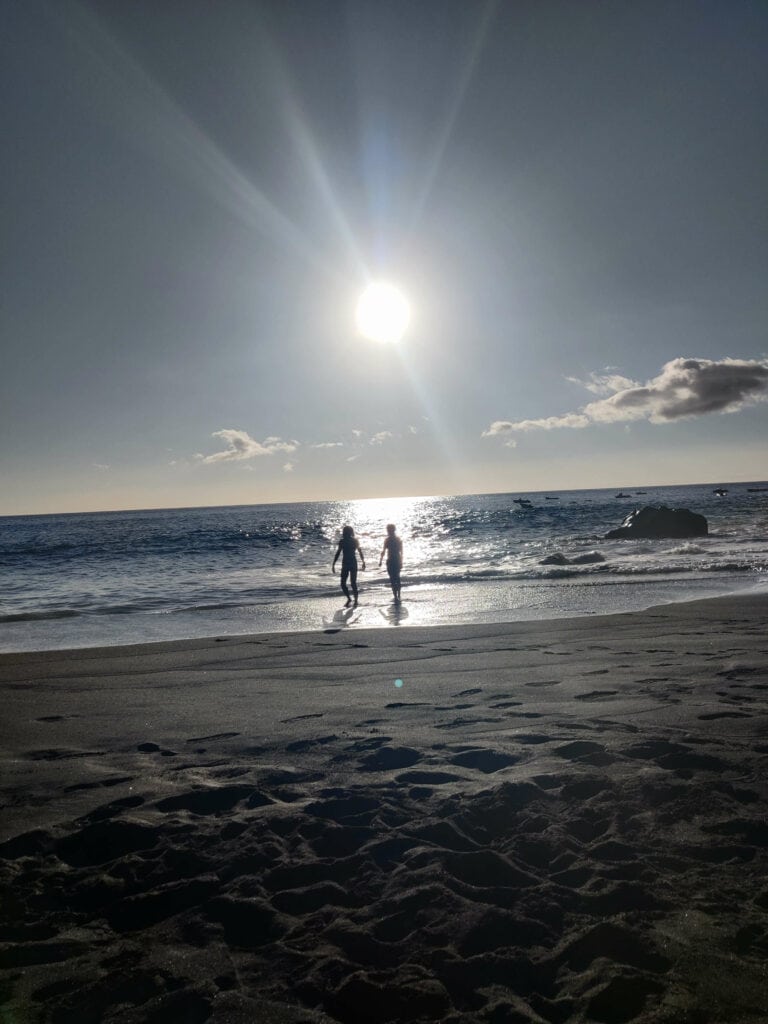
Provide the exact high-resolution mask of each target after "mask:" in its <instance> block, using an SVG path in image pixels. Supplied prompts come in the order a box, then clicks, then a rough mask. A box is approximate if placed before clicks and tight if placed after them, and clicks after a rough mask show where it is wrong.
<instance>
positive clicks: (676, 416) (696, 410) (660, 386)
mask: <svg viewBox="0 0 768 1024" xmlns="http://www.w3.org/2000/svg"><path fill="white" fill-rule="evenodd" d="M571 379H572V378H571ZM582 383H584V382H582ZM584 386H585V387H588V388H589V390H591V391H598V392H602V393H605V392H611V391H612V392H613V393H610V394H608V395H607V397H605V398H600V399H598V400H597V401H595V402H590V403H589V404H588V405H586V406H584V408H583V409H580V410H579V411H578V412H568V413H565V414H564V415H562V416H546V417H542V418H541V419H527V420H517V421H512V420H496V422H494V423H492V424H491V425H490V426H489V427H488V429H487V430H486V431H484V436H485V437H488V436H493V435H499V434H509V433H512V432H514V431H527V430H553V429H559V428H571V429H575V428H583V427H587V426H590V425H591V424H593V423H622V422H630V421H632V420H649V421H650V422H651V423H669V422H672V421H674V420H680V419H688V418H691V417H694V416H705V415H707V414H709V413H726V412H728V413H730V412H738V411H739V410H740V409H743V408H744V407H745V406H748V405H754V404H755V403H756V402H762V401H765V400H766V399H768V362H766V361H764V360H756V359H721V360H712V359H685V358H684V357H682V356H680V357H678V358H677V359H672V360H670V361H669V362H668V363H665V364H664V366H663V367H662V369H661V373H660V374H659V375H658V376H657V377H654V378H653V379H652V380H649V381H648V382H647V383H646V384H644V385H640V384H635V383H633V382H632V381H629V380H627V378H624V377H619V376H616V375H612V376H608V377H601V376H599V375H593V376H592V378H591V380H590V382H588V383H585V384H584Z"/></svg>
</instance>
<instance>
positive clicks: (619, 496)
mask: <svg viewBox="0 0 768 1024" xmlns="http://www.w3.org/2000/svg"><path fill="white" fill-rule="evenodd" d="M631 497H632V495H631V494H624V492H623V491H619V493H618V494H614V498H631Z"/></svg>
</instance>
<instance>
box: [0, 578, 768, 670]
mask: <svg viewBox="0 0 768 1024" xmlns="http://www.w3.org/2000/svg"><path fill="white" fill-rule="evenodd" d="M701 591H704V593H703V594H701V593H700V592H701ZM761 592H768V588H766V587H765V585H764V584H763V583H762V582H756V581H755V580H754V579H751V578H750V579H749V580H743V581H741V583H740V585H738V586H737V585H736V583H735V581H730V582H726V581H725V580H721V579H699V580H697V581H695V582H694V581H692V580H689V579H686V578H683V579H671V580H664V581H659V580H658V579H648V580H642V581H640V580H636V579H633V580H631V581H624V580H605V579H602V580H588V581H584V580H572V581H568V580H561V579H554V580H549V581H543V582H539V583H536V584H532V583H524V584H518V586H517V587H513V586H510V585H509V584H508V583H507V582H505V583H504V584H503V585H499V584H497V583H495V582H494V581H492V580H482V581H472V582H467V583H465V584H453V585H451V587H450V588H445V587H443V588H440V587H439V586H432V587H430V588H427V589H425V588H423V587H412V588H409V589H408V590H406V591H404V597H403V602H402V605H401V606H400V607H398V608H396V607H395V606H394V605H393V604H392V602H391V599H390V598H389V597H388V587H385V586H383V585H382V586H380V587H379V588H378V589H377V590H375V591H373V592H372V593H371V592H368V593H366V591H365V590H364V591H362V593H361V598H362V599H361V603H360V605H359V606H358V607H356V608H354V609H352V610H350V609H347V608H344V607H340V602H341V600H342V598H341V596H337V595H335V594H323V595H321V596H319V597H314V598H311V599H306V598H305V599H297V600H292V601H289V602H285V603H283V604H277V605H276V604H271V605H256V606H248V605H242V606H230V607H225V608H222V609H219V610H218V611H217V610H214V609H209V610H207V611H206V610H197V611H195V610H186V611H185V610H179V611H177V612H174V613H172V614H171V615H168V614H161V615H158V614H155V613H151V612H146V613H134V615H125V614H122V615H112V616H106V615H88V614H81V615H71V616H70V615H67V616H62V617H55V616H54V617H52V618H51V619H43V620H40V619H38V618H36V617H35V618H30V619H29V620H23V621H6V622H3V623H2V624H0V657H3V656H4V655H6V654H21V653H34V652H36V651H37V652H44V651H65V650H94V649H103V648H108V647H126V646H136V645H142V644H146V643H177V642H184V641H186V640H190V641H191V640H200V639H213V638H214V637H216V636H227V637H242V636H268V635H272V634H281V635H293V634H295V633H305V632H309V633H312V632H330V631H333V630H338V629H343V630H345V631H353V632H358V631H360V630H361V629H371V628H383V629H389V628H396V629H402V628H407V627H417V628H433V627H436V626H439V625H461V626H467V627H470V628H471V627H472V626H473V625H483V624H503V623H514V622H551V621H557V620H560V619H563V618H576V617H578V618H593V617H595V616H599V615H605V614H639V613H640V612H642V611H645V610H647V609H649V608H653V607H657V606H658V607H663V606H665V605H667V604H687V603H689V602H690V601H697V600H713V599H717V598H724V597H731V596H738V595H742V594H745V595H750V594H752V593H757V594H759V593H761ZM665 595H666V599H665ZM617 603H619V605H620V607H618V608H616V607H615V605H616V604H617ZM259 619H261V623H262V625H263V628H258V625H259V623H258V620H259ZM128 620H130V621H128ZM244 620H245V621H244ZM41 622H42V623H44V625H45V628H46V638H47V646H42V645H43V644H45V643H46V639H39V638H38V637H37V634H38V633H39V632H40V625H41ZM246 622H247V624H248V625H246ZM281 622H284V623H285V625H283V626H280V625H277V626H276V625H275V623H281ZM248 626H250V628H248ZM254 627H256V628H254ZM110 630H111V631H112V632H111V636H110ZM105 632H106V633H107V637H106V638H104V639H102V636H103V634H104V633H105ZM169 632H170V633H171V634H177V635H170V636H169V635H168V633H169ZM132 633H135V634H137V636H136V639H133V638H132ZM179 633H181V635H178V634H179ZM13 635H15V636H16V638H17V639H16V640H15V642H14V641H13V640H10V639H7V637H9V636H13ZM78 641H79V642H78Z"/></svg>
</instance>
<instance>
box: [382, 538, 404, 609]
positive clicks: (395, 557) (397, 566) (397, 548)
mask: <svg viewBox="0 0 768 1024" xmlns="http://www.w3.org/2000/svg"><path fill="white" fill-rule="evenodd" d="M384 555H386V556H387V572H388V573H389V582H390V585H391V587H392V595H393V597H394V599H395V604H400V570H401V569H402V567H403V542H402V541H401V540H400V538H399V537H398V536H397V534H396V533H395V524H394V523H389V524H388V525H387V536H386V537H385V538H384V547H383V548H382V549H381V554H380V555H379V568H381V563H382V560H383V558H384Z"/></svg>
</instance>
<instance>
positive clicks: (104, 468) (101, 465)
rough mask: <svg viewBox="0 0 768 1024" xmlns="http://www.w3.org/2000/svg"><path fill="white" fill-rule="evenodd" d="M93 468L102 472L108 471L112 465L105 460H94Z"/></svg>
mask: <svg viewBox="0 0 768 1024" xmlns="http://www.w3.org/2000/svg"><path fill="white" fill-rule="evenodd" d="M93 468H94V469H98V471H99V472H100V473H106V471H107V470H108V469H110V468H111V467H110V466H108V465H107V464H106V463H104V462H94V463H93Z"/></svg>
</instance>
